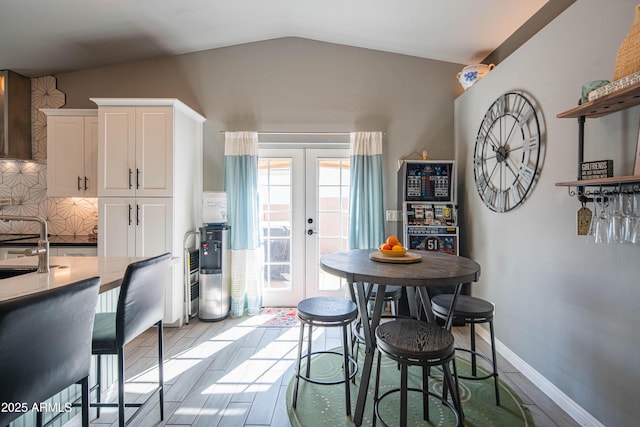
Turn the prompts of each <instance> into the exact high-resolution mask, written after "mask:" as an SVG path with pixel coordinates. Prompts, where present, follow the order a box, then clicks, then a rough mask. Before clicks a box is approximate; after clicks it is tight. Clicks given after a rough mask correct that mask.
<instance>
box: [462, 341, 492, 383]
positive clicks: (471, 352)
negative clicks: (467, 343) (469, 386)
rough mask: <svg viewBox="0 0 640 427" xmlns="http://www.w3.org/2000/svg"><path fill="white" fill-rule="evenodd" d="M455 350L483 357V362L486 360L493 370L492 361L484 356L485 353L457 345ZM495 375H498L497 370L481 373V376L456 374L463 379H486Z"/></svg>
mask: <svg viewBox="0 0 640 427" xmlns="http://www.w3.org/2000/svg"><path fill="white" fill-rule="evenodd" d="M456 351H464V352H466V353H469V354H472V355H476V357H479V358H481V359H483V360H484V361H485V362H487V363H488V364H489V365H491V366H492V368H491V369H492V370H493V361H492V360H491V359H490V358H489V357H488V356H486V355H484V354H482V353H479V352H477V351H472V350H469V349H467V348H458V347H456ZM497 376H498V373H497V372H489V373H488V374H487V375H483V376H481V377H479V376H477V375H476V376H472V375H460V374H458V378H462V379H465V380H487V379H489V378H493V377H497Z"/></svg>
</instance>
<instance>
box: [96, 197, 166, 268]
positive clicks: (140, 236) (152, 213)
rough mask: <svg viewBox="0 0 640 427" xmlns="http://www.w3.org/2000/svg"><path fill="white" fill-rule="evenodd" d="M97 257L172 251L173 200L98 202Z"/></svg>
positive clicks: (157, 253)
mask: <svg viewBox="0 0 640 427" xmlns="http://www.w3.org/2000/svg"><path fill="white" fill-rule="evenodd" d="M98 212H99V215H98V230H105V232H102V231H101V232H100V239H99V242H100V243H99V245H98V254H99V255H100V256H131V257H133V256H154V255H160V254H163V253H165V252H172V250H173V233H172V232H171V230H172V228H173V199H172V198H170V197H153V198H152V197H141V198H134V197H101V198H99V199H98Z"/></svg>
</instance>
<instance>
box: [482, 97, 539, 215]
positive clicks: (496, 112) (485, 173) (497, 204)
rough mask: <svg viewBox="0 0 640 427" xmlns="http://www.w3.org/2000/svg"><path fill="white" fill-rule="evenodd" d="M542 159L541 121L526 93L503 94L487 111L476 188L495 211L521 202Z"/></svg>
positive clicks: (505, 210)
mask: <svg viewBox="0 0 640 427" xmlns="http://www.w3.org/2000/svg"><path fill="white" fill-rule="evenodd" d="M539 160H540V122H539V121H538V115H537V113H536V109H535V107H534V105H533V103H531V101H529V99H527V97H525V96H524V95H523V94H521V93H518V92H509V93H505V94H504V95H502V96H500V97H499V98H498V99H496V100H495V102H494V103H493V104H492V105H491V107H489V109H488V110H487V113H486V114H485V115H484V118H483V120H482V124H480V129H479V130H478V136H477V137H476V147H475V150H474V154H473V175H474V177H475V181H476V189H477V190H478V194H479V195H480V198H481V199H482V201H483V202H484V204H485V205H486V206H487V207H488V208H489V209H491V210H492V211H495V212H507V211H510V210H512V209H514V208H515V207H517V206H519V205H520V204H521V203H522V202H523V200H524V199H525V197H526V196H527V193H529V191H530V190H531V188H532V186H533V183H534V180H535V178H536V174H537V173H538V161H539Z"/></svg>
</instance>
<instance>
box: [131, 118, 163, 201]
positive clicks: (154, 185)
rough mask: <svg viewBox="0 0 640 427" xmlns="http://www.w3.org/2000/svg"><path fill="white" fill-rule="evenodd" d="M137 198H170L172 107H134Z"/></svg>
mask: <svg viewBox="0 0 640 427" xmlns="http://www.w3.org/2000/svg"><path fill="white" fill-rule="evenodd" d="M134 182H135V186H136V196H137V197H171V196H172V195H173V107H136V169H135V180H134Z"/></svg>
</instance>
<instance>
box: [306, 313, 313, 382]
mask: <svg viewBox="0 0 640 427" xmlns="http://www.w3.org/2000/svg"><path fill="white" fill-rule="evenodd" d="M312 333H313V326H312V325H311V323H309V336H308V337H307V378H309V377H311V341H313V338H312V337H311V334H312Z"/></svg>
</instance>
